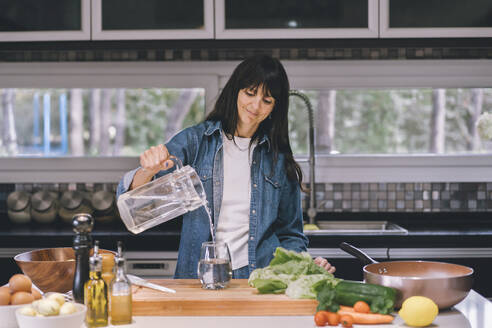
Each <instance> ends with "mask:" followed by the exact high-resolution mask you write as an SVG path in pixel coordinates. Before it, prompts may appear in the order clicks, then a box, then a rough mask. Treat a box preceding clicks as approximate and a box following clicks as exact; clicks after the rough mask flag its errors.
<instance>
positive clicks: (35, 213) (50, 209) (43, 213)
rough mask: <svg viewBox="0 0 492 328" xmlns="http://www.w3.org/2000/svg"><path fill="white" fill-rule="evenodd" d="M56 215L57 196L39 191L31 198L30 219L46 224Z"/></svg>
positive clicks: (54, 193)
mask: <svg viewBox="0 0 492 328" xmlns="http://www.w3.org/2000/svg"><path fill="white" fill-rule="evenodd" d="M57 215H58V194H57V193H56V192H54V191H47V190H40V191H37V192H35V193H34V194H33V195H32V197H31V217H32V219H33V220H34V221H36V222H38V223H43V224H48V223H52V222H53V221H55V219H56V217H57Z"/></svg>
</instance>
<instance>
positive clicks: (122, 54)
mask: <svg viewBox="0 0 492 328" xmlns="http://www.w3.org/2000/svg"><path fill="white" fill-rule="evenodd" d="M259 53H265V54H269V55H271V56H273V57H276V58H279V59H281V60H367V59H370V60H386V59H491V58H492V44H491V42H490V38H480V39H473V38H469V39H464V38H462V39H448V38H444V39H417V40H415V39H364V40H357V39H336V40H330V39H321V40H160V41H106V42H104V41H72V42H24V43H17V42H3V43H2V42H0V62H87V61H224V60H242V59H244V58H245V57H248V56H251V55H254V54H259Z"/></svg>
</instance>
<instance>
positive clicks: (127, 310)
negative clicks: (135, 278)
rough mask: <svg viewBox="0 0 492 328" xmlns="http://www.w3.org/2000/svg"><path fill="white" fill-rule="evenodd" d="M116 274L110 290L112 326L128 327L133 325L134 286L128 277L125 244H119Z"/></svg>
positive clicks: (115, 260) (115, 259)
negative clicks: (124, 252) (124, 253)
mask: <svg viewBox="0 0 492 328" xmlns="http://www.w3.org/2000/svg"><path fill="white" fill-rule="evenodd" d="M114 262H115V267H116V274H115V277H114V279H113V281H112V282H111V286H110V288H109V293H110V295H111V296H110V304H111V306H110V309H111V324H112V325H126V324H131V323H132V285H131V283H130V280H129V279H128V277H127V276H126V272H125V258H124V257H123V244H122V242H121V241H119V242H118V255H116V257H115V258H114Z"/></svg>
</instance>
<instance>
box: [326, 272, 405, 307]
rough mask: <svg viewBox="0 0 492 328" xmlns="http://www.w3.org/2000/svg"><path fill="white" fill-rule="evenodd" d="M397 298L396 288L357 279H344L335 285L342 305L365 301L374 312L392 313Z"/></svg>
mask: <svg viewBox="0 0 492 328" xmlns="http://www.w3.org/2000/svg"><path fill="white" fill-rule="evenodd" d="M395 300H396V289H394V288H391V287H385V286H380V285H374V284H366V283H362V282H357V281H349V280H343V281H340V282H339V283H338V284H337V285H336V287H335V301H336V302H337V303H338V304H341V305H347V306H353V305H354V304H355V302H357V301H364V302H366V303H367V304H369V306H371V311H372V312H378V313H382V314H387V313H391V311H392V310H393V307H394V304H395Z"/></svg>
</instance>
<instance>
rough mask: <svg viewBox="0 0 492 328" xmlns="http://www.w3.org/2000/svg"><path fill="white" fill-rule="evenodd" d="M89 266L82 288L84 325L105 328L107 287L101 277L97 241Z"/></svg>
mask: <svg viewBox="0 0 492 328" xmlns="http://www.w3.org/2000/svg"><path fill="white" fill-rule="evenodd" d="M89 266H90V272H89V280H87V282H86V283H85V286H84V303H85V306H86V307H87V314H86V325H87V327H89V328H92V327H105V326H107V325H108V286H107V285H106V283H105V282H104V280H103V279H102V276H101V270H102V257H101V255H100V254H99V241H97V240H96V242H95V244H94V255H92V256H91V258H90V260H89Z"/></svg>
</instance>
